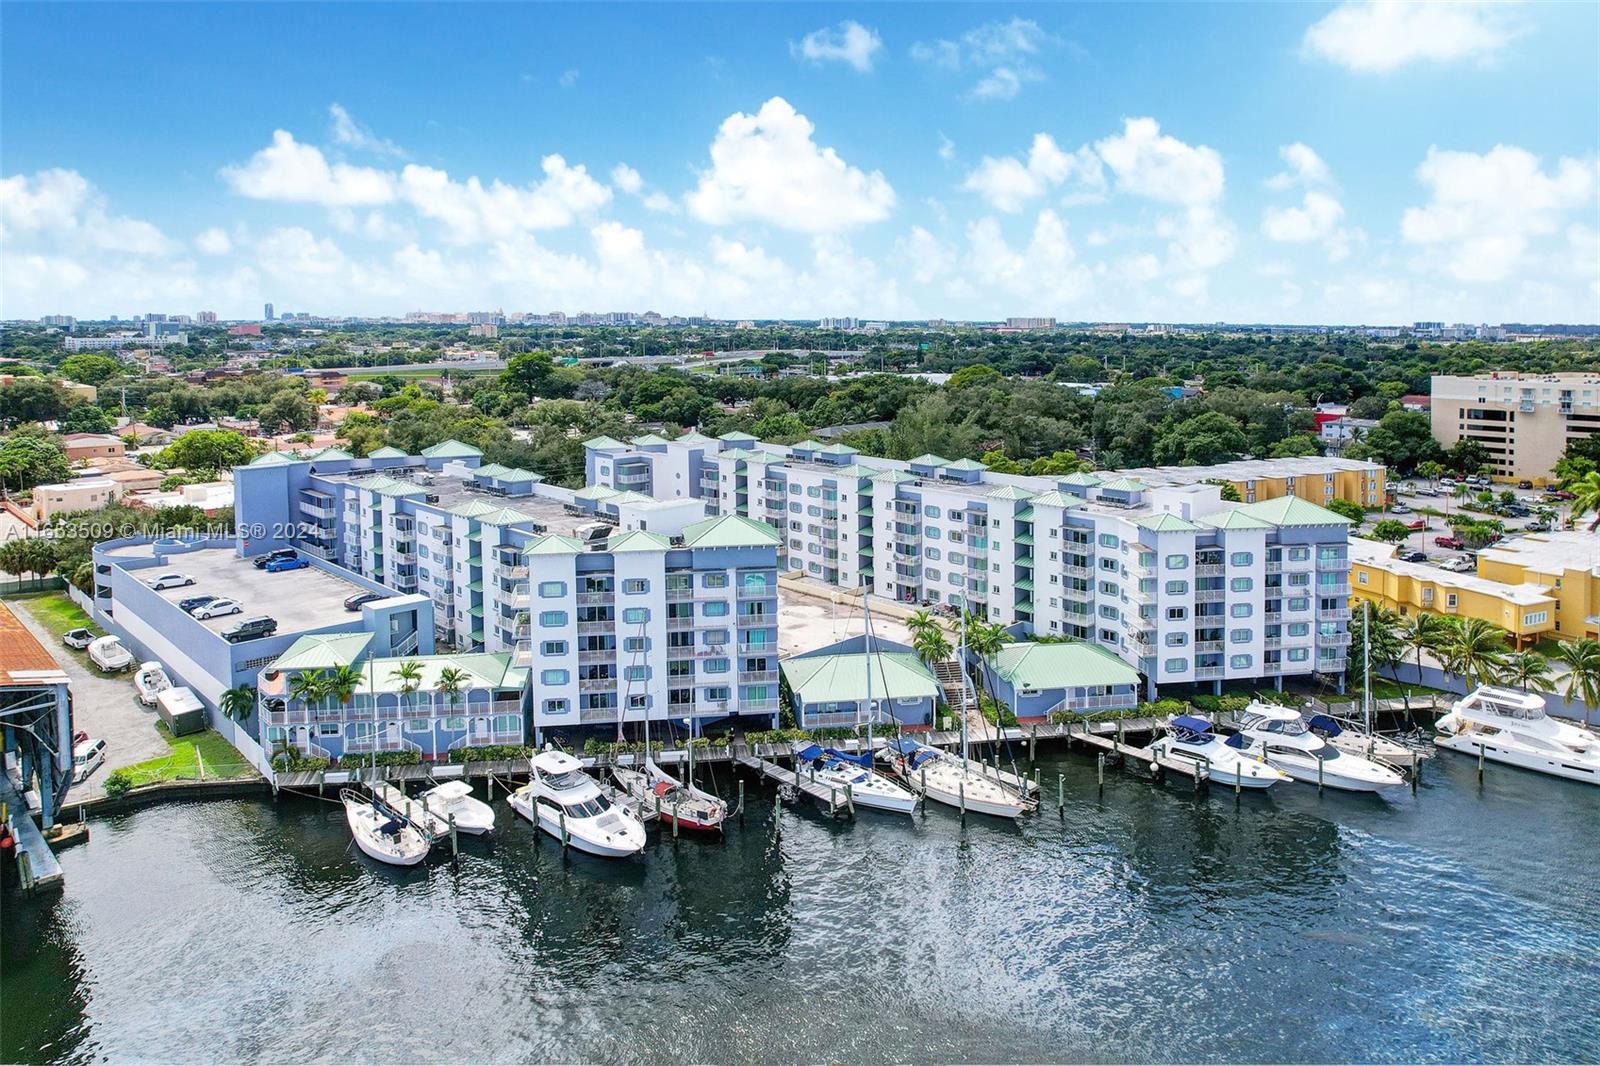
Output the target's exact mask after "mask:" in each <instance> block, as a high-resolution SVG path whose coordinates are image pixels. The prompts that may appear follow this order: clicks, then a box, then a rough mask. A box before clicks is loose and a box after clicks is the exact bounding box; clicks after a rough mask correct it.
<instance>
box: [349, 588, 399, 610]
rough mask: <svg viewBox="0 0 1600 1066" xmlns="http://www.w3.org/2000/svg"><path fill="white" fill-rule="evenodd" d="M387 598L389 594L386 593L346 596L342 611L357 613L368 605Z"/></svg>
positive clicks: (361, 593)
mask: <svg viewBox="0 0 1600 1066" xmlns="http://www.w3.org/2000/svg"><path fill="white" fill-rule="evenodd" d="M388 598H389V594H388V593H386V592H358V593H356V594H355V595H354V596H346V597H345V598H344V609H345V610H347V611H359V610H361V608H363V607H365V606H366V605H367V604H369V603H374V602H376V601H378V600H386V599H388Z"/></svg>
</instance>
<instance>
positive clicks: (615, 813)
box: [508, 751, 644, 859]
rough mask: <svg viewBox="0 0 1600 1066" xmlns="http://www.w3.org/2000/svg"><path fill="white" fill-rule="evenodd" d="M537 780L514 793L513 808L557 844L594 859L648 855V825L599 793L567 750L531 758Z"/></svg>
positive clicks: (590, 778)
mask: <svg viewBox="0 0 1600 1066" xmlns="http://www.w3.org/2000/svg"><path fill="white" fill-rule="evenodd" d="M532 764H533V766H532V769H533V779H532V780H531V781H529V782H528V783H527V784H526V785H523V786H522V787H521V788H519V789H517V790H516V791H515V792H513V793H512V794H511V798H510V799H509V800H508V802H509V803H510V804H511V809H512V810H514V811H516V812H517V813H518V814H520V815H522V817H524V818H526V819H528V821H530V822H532V823H533V824H534V825H536V826H538V827H539V828H540V829H542V830H544V831H545V832H546V833H549V834H550V835H551V836H553V837H555V838H556V839H557V840H561V839H562V837H563V834H565V837H566V840H565V842H566V843H570V844H571V845H572V846H573V847H575V848H577V849H578V850H579V851H586V852H588V853H589V854H590V855H599V856H601V857H603V858H607V859H622V858H626V857H628V856H629V855H636V854H638V853H639V852H641V851H643V850H644V824H643V823H642V822H640V821H639V818H638V816H637V815H635V814H634V813H633V812H632V811H631V810H629V809H628V808H626V807H623V806H621V805H620V804H614V803H612V802H611V800H609V799H607V798H606V795H605V793H603V792H601V791H600V786H599V785H597V784H596V783H595V780H594V778H592V777H590V776H589V775H588V774H586V773H584V772H583V764H582V763H580V762H579V761H578V760H577V759H574V758H573V757H572V756H571V755H568V754H567V753H566V752H564V751H541V752H540V753H539V754H537V755H535V756H534V757H533V759H532Z"/></svg>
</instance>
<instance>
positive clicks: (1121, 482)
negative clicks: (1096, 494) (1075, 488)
mask: <svg viewBox="0 0 1600 1066" xmlns="http://www.w3.org/2000/svg"><path fill="white" fill-rule="evenodd" d="M1145 488H1146V486H1145V483H1144V482H1142V481H1140V480H1139V479H1138V478H1136V477H1119V478H1116V479H1115V480H1113V481H1104V482H1101V483H1100V489H1101V491H1105V490H1107V489H1109V490H1111V491H1112V492H1143V491H1144V490H1145Z"/></svg>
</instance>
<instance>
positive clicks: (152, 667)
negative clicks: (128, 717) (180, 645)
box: [133, 659, 172, 707]
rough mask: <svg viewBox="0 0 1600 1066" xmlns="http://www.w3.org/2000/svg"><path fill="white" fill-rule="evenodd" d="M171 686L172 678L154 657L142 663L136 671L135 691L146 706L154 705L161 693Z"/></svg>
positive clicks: (134, 679) (134, 677)
mask: <svg viewBox="0 0 1600 1066" xmlns="http://www.w3.org/2000/svg"><path fill="white" fill-rule="evenodd" d="M171 687H172V680H171V679H170V678H168V677H167V672H166V670H164V669H162V666H161V664H160V663H158V662H156V661H155V660H154V659H152V660H151V661H150V662H147V663H142V664H140V666H139V669H138V670H136V671H135V672H134V675H133V688H134V691H135V692H137V693H138V694H139V702H140V703H142V704H144V705H145V706H146V707H154V706H155V705H156V700H157V699H158V698H160V696H161V694H162V693H163V692H165V691H166V690H167V689H169V688H171Z"/></svg>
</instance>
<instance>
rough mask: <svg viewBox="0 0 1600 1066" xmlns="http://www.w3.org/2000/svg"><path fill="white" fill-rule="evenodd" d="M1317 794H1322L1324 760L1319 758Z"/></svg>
mask: <svg viewBox="0 0 1600 1066" xmlns="http://www.w3.org/2000/svg"><path fill="white" fill-rule="evenodd" d="M1317 795H1319V796H1320V795H1322V760H1321V759H1318V760H1317Z"/></svg>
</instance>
